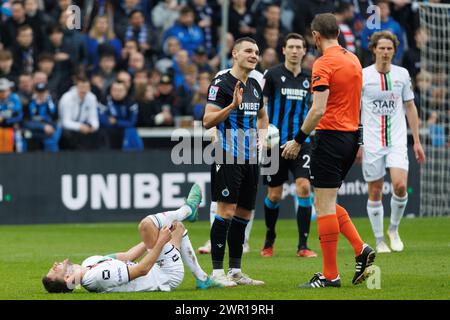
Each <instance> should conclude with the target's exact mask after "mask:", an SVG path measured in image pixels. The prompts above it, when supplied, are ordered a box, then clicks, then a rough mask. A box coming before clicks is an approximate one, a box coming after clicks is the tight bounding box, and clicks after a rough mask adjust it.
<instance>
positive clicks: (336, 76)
mask: <svg viewBox="0 0 450 320" xmlns="http://www.w3.org/2000/svg"><path fill="white" fill-rule="evenodd" d="M319 86H326V87H328V88H329V90H330V94H329V96H328V101H327V107H326V110H325V114H324V115H323V116H322V119H321V120H320V122H319V124H318V125H317V128H316V129H317V130H336V131H357V130H358V126H359V114H360V108H361V105H360V104H361V87H362V67H361V64H360V62H359V60H358V58H357V57H356V56H355V55H354V54H353V53H351V52H350V51H348V50H346V49H344V48H342V47H341V46H333V47H329V48H327V49H326V50H325V52H324V53H323V55H322V56H321V57H320V58H319V59H317V60H316V61H315V62H314V64H313V69H312V84H311V90H312V91H313V92H314V91H315V90H314V89H315V88H317V87H319Z"/></svg>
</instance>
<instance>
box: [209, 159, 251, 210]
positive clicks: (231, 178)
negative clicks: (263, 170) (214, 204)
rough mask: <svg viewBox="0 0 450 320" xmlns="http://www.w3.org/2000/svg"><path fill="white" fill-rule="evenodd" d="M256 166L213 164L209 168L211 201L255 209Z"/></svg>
mask: <svg viewBox="0 0 450 320" xmlns="http://www.w3.org/2000/svg"><path fill="white" fill-rule="evenodd" d="M258 178H259V166H258V165H257V164H221V165H216V164H213V165H212V166H211V200H212V201H218V202H226V203H233V204H237V205H238V207H241V208H244V209H247V210H253V209H255V201H256V193H257V191H258Z"/></svg>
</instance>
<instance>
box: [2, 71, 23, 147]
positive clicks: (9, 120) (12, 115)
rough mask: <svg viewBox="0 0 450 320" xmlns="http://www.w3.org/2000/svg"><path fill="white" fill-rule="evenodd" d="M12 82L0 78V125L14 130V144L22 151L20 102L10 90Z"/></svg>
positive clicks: (21, 112)
mask: <svg viewBox="0 0 450 320" xmlns="http://www.w3.org/2000/svg"><path fill="white" fill-rule="evenodd" d="M13 86H14V83H12V82H11V81H9V80H8V79H6V78H1V79H0V127H2V128H12V129H13V130H14V145H15V149H16V151H18V152H22V151H23V148H22V144H23V140H22V136H21V133H20V127H19V124H20V122H21V121H22V119H23V111H22V104H21V102H20V99H19V97H18V96H17V94H15V93H13V92H11V88H12V87H13Z"/></svg>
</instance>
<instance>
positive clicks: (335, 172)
mask: <svg viewBox="0 0 450 320" xmlns="http://www.w3.org/2000/svg"><path fill="white" fill-rule="evenodd" d="M358 138H359V133H358V132H357V131H356V132H344V131H331V130H318V131H316V134H315V137H314V141H315V143H314V145H313V147H312V152H311V178H310V179H311V184H312V185H313V186H314V187H317V188H339V187H340V186H341V184H342V181H343V180H344V179H345V176H346V175H347V173H348V171H349V170H350V168H351V166H352V165H353V162H354V161H355V158H356V154H357V153H358V148H359V145H358Z"/></svg>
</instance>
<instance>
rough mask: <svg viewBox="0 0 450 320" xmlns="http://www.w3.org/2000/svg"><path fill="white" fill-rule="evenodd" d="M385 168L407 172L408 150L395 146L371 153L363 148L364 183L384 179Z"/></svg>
mask: <svg viewBox="0 0 450 320" xmlns="http://www.w3.org/2000/svg"><path fill="white" fill-rule="evenodd" d="M386 168H400V169H403V170H406V171H408V169H409V161H408V148H407V147H406V146H405V147H399V146H395V147H386V148H381V149H379V150H376V151H372V150H367V148H365V147H363V159H362V171H363V176H364V180H365V181H366V182H372V181H376V180H378V179H381V178H382V177H384V175H385V174H386Z"/></svg>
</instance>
